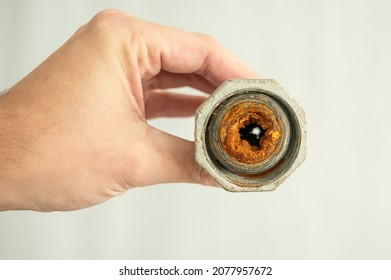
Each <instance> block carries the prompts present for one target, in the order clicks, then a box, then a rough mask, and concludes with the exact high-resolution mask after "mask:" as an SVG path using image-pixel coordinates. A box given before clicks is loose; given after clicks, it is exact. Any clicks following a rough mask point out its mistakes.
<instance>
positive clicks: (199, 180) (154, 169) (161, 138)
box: [145, 127, 219, 186]
mask: <svg viewBox="0 0 391 280" xmlns="http://www.w3.org/2000/svg"><path fill="white" fill-rule="evenodd" d="M149 133H150V135H149V136H150V137H148V139H150V140H149V141H151V142H150V143H149V144H150V145H152V149H150V151H153V154H150V157H149V158H150V160H152V161H153V164H150V167H151V169H150V171H149V174H150V176H149V178H146V182H145V183H146V184H145V185H151V184H159V183H179V182H186V183H196V184H202V185H208V186H219V185H218V184H217V182H216V181H215V180H213V178H212V177H210V175H209V174H208V173H207V172H205V170H204V169H202V168H201V167H200V166H199V165H198V164H197V163H196V162H195V148H194V142H192V141H187V140H185V139H182V138H179V137H176V136H174V135H171V134H168V133H165V132H163V131H161V130H158V129H156V128H152V127H150V131H149Z"/></svg>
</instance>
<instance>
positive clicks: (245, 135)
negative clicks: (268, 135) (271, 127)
mask: <svg viewBox="0 0 391 280" xmlns="http://www.w3.org/2000/svg"><path fill="white" fill-rule="evenodd" d="M265 132H266V130H265V129H263V128H262V126H260V125H259V124H257V123H255V122H252V123H250V124H248V125H246V126H245V127H242V128H241V129H240V130H239V133H240V139H242V140H246V141H247V142H248V143H249V144H250V145H251V146H255V147H260V145H259V143H260V140H261V138H262V137H263V136H264V135H265Z"/></svg>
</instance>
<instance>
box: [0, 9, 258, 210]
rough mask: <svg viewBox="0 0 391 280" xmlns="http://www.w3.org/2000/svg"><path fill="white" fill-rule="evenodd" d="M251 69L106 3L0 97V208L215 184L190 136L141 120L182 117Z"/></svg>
mask: <svg viewBox="0 0 391 280" xmlns="http://www.w3.org/2000/svg"><path fill="white" fill-rule="evenodd" d="M252 77H256V75H255V74H254V73H253V72H252V71H251V70H249V69H248V68H247V67H246V66H244V65H243V64H242V63H240V62H239V61H238V60H237V59H236V58H235V57H233V56H232V55H231V54H230V53H229V52H228V51H227V50H226V49H224V48H223V47H222V46H221V45H219V44H218V43H217V42H216V41H215V40H214V39H213V38H211V37H209V36H206V35H202V34H196V33H189V32H184V31H180V30H177V29H173V28H170V27H165V26H161V25H157V24H153V23H149V22H146V21H143V20H141V19H138V18H135V17H132V16H129V15H126V14H124V13H123V12H120V11H115V10H107V11H103V12H101V13H99V14H98V15H96V16H95V17H94V18H93V19H92V20H91V21H90V22H88V23H87V24H86V25H84V26H82V27H81V28H80V29H79V30H78V31H77V32H76V33H75V34H74V35H73V36H72V37H71V38H70V39H69V40H68V41H67V42H66V43H65V44H64V45H63V46H62V47H60V48H59V49H58V50H57V51H56V52H54V53H53V54H52V55H51V56H50V57H49V58H48V59H47V60H45V61H44V62H43V63H42V64H41V65H39V66H38V67H37V68H36V69H35V70H33V71H32V72H31V73H30V74H29V75H28V76H26V77H25V78H24V79H23V80H21V81H20V82H19V83H18V84H16V85H15V86H14V87H12V88H11V89H9V90H8V91H7V92H6V93H5V94H4V95H3V96H1V97H0V210H8V209H32V210H38V211H53V210H75V209H81V208H85V207H89V206H93V205H96V204H99V203H101V202H103V201H105V200H107V199H109V198H111V197H114V196H116V195H119V194H122V193H124V192H126V191H127V190H128V189H129V188H132V187H135V186H147V185H153V184H158V183H171V182H192V183H199V184H204V185H215V184H216V183H215V182H214V181H213V180H212V179H211V178H210V177H209V176H208V175H207V174H206V173H204V172H203V171H202V169H201V168H200V167H198V166H197V165H196V163H195V160H194V143H193V142H190V141H186V140H184V139H181V138H178V137H175V136H173V135H170V134H167V133H165V132H162V131H160V130H158V129H156V128H153V127H151V126H149V125H148V123H147V122H146V119H149V118H155V117H182V116H191V115H193V114H194V112H195V110H196V108H197V107H198V106H199V105H200V104H201V103H202V101H203V100H204V99H205V97H201V96H188V95H181V94H173V93H170V92H168V91H167V89H169V88H176V87H182V86H190V87H193V88H196V89H198V90H201V91H203V92H206V93H210V92H212V91H213V90H214V89H215V88H216V87H217V86H218V85H219V84H220V83H221V82H223V81H224V80H226V79H228V78H252Z"/></svg>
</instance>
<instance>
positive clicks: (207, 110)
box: [195, 79, 306, 192]
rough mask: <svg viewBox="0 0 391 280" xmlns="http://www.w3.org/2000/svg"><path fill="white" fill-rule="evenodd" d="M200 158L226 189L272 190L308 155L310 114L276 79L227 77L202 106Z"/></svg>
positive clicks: (198, 120)
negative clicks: (231, 78) (307, 122)
mask: <svg viewBox="0 0 391 280" xmlns="http://www.w3.org/2000/svg"><path fill="white" fill-rule="evenodd" d="M195 143H196V155H195V156H196V161H197V163H198V164H199V165H200V166H201V167H202V168H204V169H205V170H206V171H207V172H208V173H209V174H210V175H211V176H212V177H213V178H214V179H215V180H216V181H217V182H218V183H219V184H220V185H221V186H222V187H223V188H224V189H226V190H228V191H234V192H248V191H272V190H274V189H276V188H277V187H278V186H279V185H280V184H281V183H282V182H283V181H284V180H285V179H286V178H287V177H288V176H289V175H290V174H291V173H292V172H293V171H294V170H295V169H296V168H297V167H298V166H299V165H300V164H301V163H302V162H303V161H304V160H305V157H306V116H305V113H304V111H303V109H302V108H301V107H300V105H299V104H298V103H297V102H296V101H295V100H294V99H293V98H292V97H291V96H290V95H289V94H288V93H287V92H286V91H285V90H284V89H283V88H282V87H281V86H280V85H279V84H278V82H277V81H275V80H266V79H258V80H256V79H237V80H227V81H226V82H224V83H223V84H222V85H220V87H218V88H217V89H216V91H215V92H214V93H213V94H212V95H211V96H210V97H209V98H208V99H207V100H206V101H205V102H204V103H203V104H202V105H201V106H200V107H199V108H198V110H197V112H196V125H195Z"/></svg>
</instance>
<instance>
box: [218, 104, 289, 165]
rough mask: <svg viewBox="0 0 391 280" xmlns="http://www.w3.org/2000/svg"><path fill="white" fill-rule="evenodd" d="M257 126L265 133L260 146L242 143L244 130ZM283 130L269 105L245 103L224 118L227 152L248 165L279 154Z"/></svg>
mask: <svg viewBox="0 0 391 280" xmlns="http://www.w3.org/2000/svg"><path fill="white" fill-rule="evenodd" d="M251 123H256V124H257V125H258V126H260V127H262V129H263V130H264V131H265V135H264V136H263V137H261V138H260V140H259V146H258V145H257V146H251V145H250V144H249V142H248V141H247V140H242V139H241V136H240V129H242V128H244V127H246V126H247V125H249V124H251ZM282 133H283V132H282V130H281V127H280V124H279V123H278V121H277V118H276V116H275V114H274V112H273V111H272V110H271V109H270V108H269V107H268V106H266V105H264V104H260V103H256V102H251V101H248V102H243V103H240V104H238V105H235V106H234V107H232V108H231V109H230V110H229V111H228V112H227V113H226V114H225V116H224V117H223V120H222V123H221V126H220V140H221V144H222V146H223V148H224V150H225V151H226V152H227V153H228V155H229V156H230V157H232V158H233V159H235V160H237V161H239V162H242V163H247V164H256V163H260V162H262V161H263V160H265V159H267V158H268V157H269V156H270V155H272V154H273V152H274V151H276V149H277V147H278V146H279V144H280V142H281V138H282Z"/></svg>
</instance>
